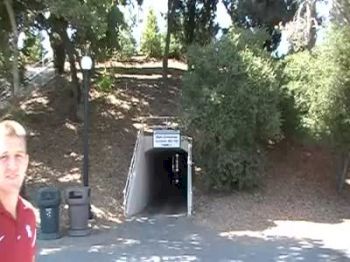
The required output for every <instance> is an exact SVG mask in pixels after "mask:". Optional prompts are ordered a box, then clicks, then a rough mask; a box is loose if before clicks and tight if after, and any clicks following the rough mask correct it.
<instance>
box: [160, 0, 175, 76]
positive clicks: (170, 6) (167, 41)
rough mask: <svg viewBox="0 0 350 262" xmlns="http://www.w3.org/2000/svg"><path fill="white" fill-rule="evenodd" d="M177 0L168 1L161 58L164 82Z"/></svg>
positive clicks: (166, 74)
mask: <svg viewBox="0 0 350 262" xmlns="http://www.w3.org/2000/svg"><path fill="white" fill-rule="evenodd" d="M177 4H178V0H168V14H167V33H166V38H165V47H164V56H163V79H164V80H166V79H167V76H168V57H169V47H170V38H171V34H172V31H173V23H174V15H175V10H176V6H177Z"/></svg>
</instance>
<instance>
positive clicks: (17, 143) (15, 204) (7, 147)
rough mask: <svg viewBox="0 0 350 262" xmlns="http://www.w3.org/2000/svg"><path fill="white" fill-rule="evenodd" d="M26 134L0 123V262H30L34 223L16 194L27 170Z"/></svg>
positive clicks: (28, 208) (30, 209)
mask: <svg viewBox="0 0 350 262" xmlns="http://www.w3.org/2000/svg"><path fill="white" fill-rule="evenodd" d="M28 161H29V156H28V154H27V149H26V131H25V129H24V128H23V126H22V125H20V124H19V123H17V122H15V121H12V120H5V121H2V122H0V260H1V261H2V262H33V261H35V250H36V222H35V215H34V209H33V207H32V205H31V204H30V203H29V202H27V201H26V200H24V199H23V198H21V197H20V195H19V193H20V190H21V186H22V183H23V180H24V178H25V175H26V171H27V167H28Z"/></svg>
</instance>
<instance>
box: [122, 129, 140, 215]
mask: <svg viewBox="0 0 350 262" xmlns="http://www.w3.org/2000/svg"><path fill="white" fill-rule="evenodd" d="M143 132H144V131H143V127H141V128H140V129H139V131H138V132H137V138H136V142H135V146H134V151H133V154H132V157H131V161H130V166H129V171H128V177H127V180H126V185H125V188H124V190H123V194H124V203H123V204H124V208H126V204H127V199H128V197H129V190H128V188H129V185H130V183H131V182H130V181H131V180H132V179H133V177H134V171H135V163H136V158H137V153H138V150H139V147H140V141H141V138H142V137H143Z"/></svg>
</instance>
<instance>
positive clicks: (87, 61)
mask: <svg viewBox="0 0 350 262" xmlns="http://www.w3.org/2000/svg"><path fill="white" fill-rule="evenodd" d="M81 68H82V69H83V89H84V133H83V146H84V149H83V153H84V162H83V184H84V186H89V136H88V135H89V133H88V132H89V71H90V70H91V68H92V59H91V57H90V56H83V58H82V59H81Z"/></svg>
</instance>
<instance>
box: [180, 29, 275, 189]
mask: <svg viewBox="0 0 350 262" xmlns="http://www.w3.org/2000/svg"><path fill="white" fill-rule="evenodd" d="M258 35H259V37H258ZM248 40H249V42H248ZM260 41H261V35H260V34H253V33H251V32H250V31H246V30H237V29H233V31H232V32H231V33H230V35H228V36H227V37H226V38H223V39H222V40H220V41H219V42H217V43H215V44H211V45H208V46H206V47H202V48H201V47H198V46H193V47H191V48H190V50H189V53H188V61H189V71H188V73H187V74H186V75H185V76H184V81H183V97H182V98H183V99H182V102H183V110H184V115H183V119H184V125H185V127H186V128H187V130H188V131H189V132H190V133H191V134H192V135H193V137H194V138H195V139H194V141H195V145H194V150H195V153H194V154H195V155H196V156H197V157H198V164H199V165H200V166H201V167H202V168H203V169H204V172H205V174H206V177H207V179H206V182H207V185H208V186H209V187H211V188H214V189H220V190H229V189H232V188H239V189H241V188H244V187H249V186H253V185H255V184H256V183H257V182H258V177H259V175H260V174H261V168H262V167H263V162H264V161H263V155H264V153H263V152H264V151H263V148H264V144H265V143H266V142H267V141H268V140H269V139H276V138H277V137H278V136H279V135H280V124H281V123H280V113H279V110H278V82H277V81H276V76H275V73H274V66H273V63H272V60H271V58H270V57H268V56H267V55H266V54H265V53H263V51H262V49H261V48H260V49H257V45H256V43H258V42H260Z"/></svg>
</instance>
